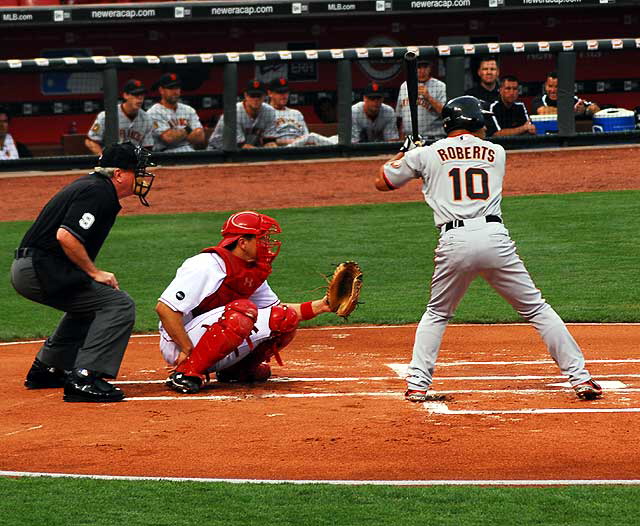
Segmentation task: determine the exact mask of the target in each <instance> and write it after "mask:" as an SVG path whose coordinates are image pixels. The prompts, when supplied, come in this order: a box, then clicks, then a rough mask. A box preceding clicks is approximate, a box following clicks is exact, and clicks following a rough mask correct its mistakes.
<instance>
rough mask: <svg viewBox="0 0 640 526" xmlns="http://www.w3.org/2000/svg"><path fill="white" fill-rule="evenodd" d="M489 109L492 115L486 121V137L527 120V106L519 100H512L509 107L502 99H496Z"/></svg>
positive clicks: (520, 124) (515, 126)
mask: <svg viewBox="0 0 640 526" xmlns="http://www.w3.org/2000/svg"><path fill="white" fill-rule="evenodd" d="M489 111H491V112H492V113H493V117H491V118H490V119H488V122H487V136H488V137H491V136H492V135H493V134H494V133H496V132H497V131H500V130H503V129H505V128H517V127H518V126H522V125H523V124H524V123H525V122H527V121H528V120H529V114H528V113H527V108H526V106H525V105H524V103H522V102H520V101H516V102H514V103H513V104H512V105H511V107H510V108H507V107H506V106H505V105H504V102H502V100H497V101H496V102H494V103H493V104H491V106H489Z"/></svg>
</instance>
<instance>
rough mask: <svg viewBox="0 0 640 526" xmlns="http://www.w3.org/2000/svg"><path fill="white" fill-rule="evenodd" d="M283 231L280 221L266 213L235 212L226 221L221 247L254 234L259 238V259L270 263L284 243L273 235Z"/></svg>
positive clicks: (219, 244) (223, 226) (223, 227)
mask: <svg viewBox="0 0 640 526" xmlns="http://www.w3.org/2000/svg"><path fill="white" fill-rule="evenodd" d="M280 232H282V230H281V229H280V225H279V224H278V222H277V221H276V220H275V219H273V218H272V217H269V216H267V215H264V214H260V213H258V212H254V211H252V210H245V211H244V212H238V213H237V214H233V215H232V216H230V217H229V219H227V220H226V221H225V222H224V225H222V229H221V230H220V233H221V234H222V241H220V243H218V246H219V247H226V246H229V245H231V244H232V243H234V242H235V241H237V240H238V239H240V238H241V237H242V236H247V235H254V236H256V238H257V240H258V259H259V260H261V261H266V262H267V263H270V262H271V261H273V259H274V258H275V257H276V256H277V255H278V252H280V245H281V244H282V243H281V242H280V241H278V240H277V239H272V238H271V236H272V235H275V234H279V233H280Z"/></svg>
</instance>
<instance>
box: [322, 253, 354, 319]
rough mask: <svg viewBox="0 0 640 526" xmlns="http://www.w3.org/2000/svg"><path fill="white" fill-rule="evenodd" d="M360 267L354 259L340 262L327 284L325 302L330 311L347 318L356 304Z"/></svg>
mask: <svg viewBox="0 0 640 526" xmlns="http://www.w3.org/2000/svg"><path fill="white" fill-rule="evenodd" d="M361 288H362V269H361V268H360V265H358V264H357V263H356V262H355V261H345V262H344V263H340V264H339V265H338V266H337V267H336V269H335V270H334V271H333V276H332V277H331V279H330V280H329V285H328V286H327V303H328V304H329V308H330V309H331V311H332V312H335V313H336V314H337V315H338V316H340V317H342V318H347V317H348V316H349V314H351V313H352V312H353V311H354V310H355V308H356V307H357V306H358V298H359V297H360V289H361Z"/></svg>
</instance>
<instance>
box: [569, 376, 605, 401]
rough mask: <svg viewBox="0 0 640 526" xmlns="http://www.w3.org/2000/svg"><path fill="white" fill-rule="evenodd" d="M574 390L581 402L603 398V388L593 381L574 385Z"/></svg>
mask: <svg viewBox="0 0 640 526" xmlns="http://www.w3.org/2000/svg"><path fill="white" fill-rule="evenodd" d="M573 389H574V391H575V392H576V396H577V397H578V398H580V400H597V399H598V398H601V397H602V387H600V384H598V383H597V382H595V381H594V380H592V379H590V380H587V381H586V382H582V383H581V384H578V385H574V386H573Z"/></svg>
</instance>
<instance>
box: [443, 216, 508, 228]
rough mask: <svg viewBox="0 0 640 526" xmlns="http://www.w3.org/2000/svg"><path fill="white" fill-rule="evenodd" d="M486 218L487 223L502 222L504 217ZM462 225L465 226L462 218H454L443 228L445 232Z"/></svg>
mask: <svg viewBox="0 0 640 526" xmlns="http://www.w3.org/2000/svg"><path fill="white" fill-rule="evenodd" d="M484 220H485V221H486V222H487V223H502V218H501V217H500V216H493V215H489V216H484ZM461 226H464V221H463V220H462V219H454V220H453V221H449V222H448V223H445V224H444V225H442V227H441V228H442V229H443V230H444V232H449V230H452V229H454V228H460V227H461Z"/></svg>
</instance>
